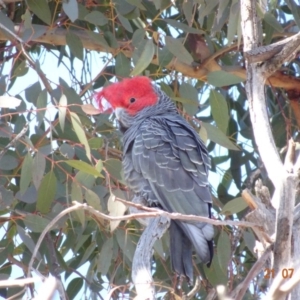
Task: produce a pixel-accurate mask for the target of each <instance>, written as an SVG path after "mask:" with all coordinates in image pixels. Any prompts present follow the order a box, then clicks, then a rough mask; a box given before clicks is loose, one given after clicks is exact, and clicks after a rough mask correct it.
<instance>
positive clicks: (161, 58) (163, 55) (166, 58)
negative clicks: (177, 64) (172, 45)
mask: <svg viewBox="0 0 300 300" xmlns="http://www.w3.org/2000/svg"><path fill="white" fill-rule="evenodd" d="M172 58H173V54H172V53H171V52H170V51H169V49H168V48H167V47H163V48H162V49H158V62H159V66H160V67H165V66H167V65H168V64H169V63H170V62H171V61H172Z"/></svg>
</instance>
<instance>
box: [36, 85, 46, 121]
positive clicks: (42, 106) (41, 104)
mask: <svg viewBox="0 0 300 300" xmlns="http://www.w3.org/2000/svg"><path fill="white" fill-rule="evenodd" d="M46 106H47V90H46V89H44V90H42V91H41V93H40V94H39V96H38V98H37V101H36V108H37V109H38V111H37V115H36V118H37V121H38V122H39V123H41V122H43V120H44V116H45V113H46Z"/></svg>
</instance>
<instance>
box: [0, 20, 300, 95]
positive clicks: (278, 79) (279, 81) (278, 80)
mask: <svg viewBox="0 0 300 300" xmlns="http://www.w3.org/2000/svg"><path fill="white" fill-rule="evenodd" d="M67 33H68V30H67V29H64V28H52V29H49V28H48V27H46V26H42V25H35V27H34V30H32V29H27V30H25V29H24V28H23V27H22V26H20V25H15V31H14V35H17V36H20V37H22V38H23V41H24V42H26V43H30V42H31V43H32V42H33V43H44V44H51V45H52V44H53V45H56V46H62V45H66V34H67ZM73 33H74V34H76V35H77V36H78V38H80V40H81V42H82V44H83V47H84V48H85V49H88V50H95V51H99V52H109V53H111V54H112V55H117V54H118V53H119V52H123V53H124V55H126V56H127V57H130V58H131V57H132V54H133V51H134V47H133V45H132V44H131V41H130V40H129V41H125V42H124V41H118V47H117V48H111V47H109V46H105V45H104V44H103V43H99V41H97V40H96V39H93V38H92V37H91V36H90V35H89V34H88V31H87V30H76V31H73ZM6 40H7V35H5V32H4V31H3V29H2V30H1V28H0V41H6ZM12 41H14V39H12ZM231 50H232V49H231V47H228V51H231ZM218 52H219V53H218ZM218 52H216V53H214V54H213V55H212V56H213V57H214V59H210V58H207V61H209V63H205V61H204V63H203V64H202V65H199V66H198V67H197V68H194V67H193V66H191V65H187V64H185V63H182V62H180V61H179V60H178V59H173V60H172V61H171V62H170V63H169V64H168V65H167V66H166V68H167V69H170V70H176V71H178V72H180V73H182V74H183V75H184V76H188V77H192V78H196V79H199V80H202V81H207V76H208V74H209V73H210V72H213V71H219V70H224V71H226V72H228V73H231V74H233V75H236V76H239V77H241V78H243V79H244V80H246V71H245V69H244V68H241V67H240V66H234V67H231V68H230V69H229V68H225V67H223V66H220V65H219V64H218V63H217V62H216V60H215V59H217V58H218V57H219V56H221V55H223V54H224V49H220V51H218ZM249 55H252V54H251V52H250V54H249ZM152 63H153V64H155V65H159V61H158V58H157V57H154V58H153V60H152ZM268 84H271V85H272V86H274V87H280V88H284V89H286V90H295V89H296V90H299V91H300V79H298V78H295V77H292V76H288V75H285V74H282V72H275V73H274V74H272V76H270V77H269V79H268ZM297 87H299V88H297Z"/></svg>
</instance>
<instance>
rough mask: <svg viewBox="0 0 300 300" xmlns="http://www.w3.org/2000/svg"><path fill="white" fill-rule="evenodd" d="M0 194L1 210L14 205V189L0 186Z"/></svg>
mask: <svg viewBox="0 0 300 300" xmlns="http://www.w3.org/2000/svg"><path fill="white" fill-rule="evenodd" d="M0 195H1V201H0V209H1V210H4V209H7V208H8V207H10V206H11V205H12V202H13V200H14V194H13V192H12V191H10V190H8V189H6V188H5V187H4V186H0Z"/></svg>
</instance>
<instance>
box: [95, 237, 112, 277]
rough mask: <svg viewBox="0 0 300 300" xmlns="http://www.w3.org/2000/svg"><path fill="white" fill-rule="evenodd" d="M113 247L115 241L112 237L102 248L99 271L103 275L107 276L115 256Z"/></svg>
mask: <svg viewBox="0 0 300 300" xmlns="http://www.w3.org/2000/svg"><path fill="white" fill-rule="evenodd" d="M99 246H100V245H99ZM113 247H114V239H113V238H112V237H111V238H109V239H107V240H106V241H105V242H104V244H103V245H102V247H101V252H100V255H99V259H98V265H97V270H98V271H99V272H101V274H102V275H106V274H107V273H108V270H109V267H110V265H111V260H112V256H113Z"/></svg>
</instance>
